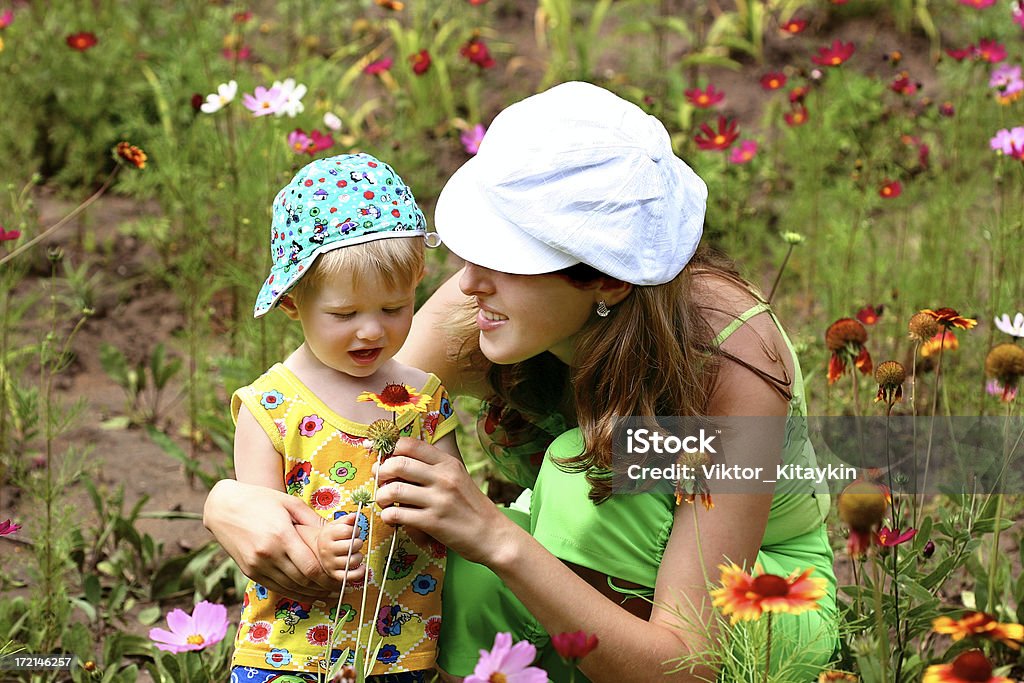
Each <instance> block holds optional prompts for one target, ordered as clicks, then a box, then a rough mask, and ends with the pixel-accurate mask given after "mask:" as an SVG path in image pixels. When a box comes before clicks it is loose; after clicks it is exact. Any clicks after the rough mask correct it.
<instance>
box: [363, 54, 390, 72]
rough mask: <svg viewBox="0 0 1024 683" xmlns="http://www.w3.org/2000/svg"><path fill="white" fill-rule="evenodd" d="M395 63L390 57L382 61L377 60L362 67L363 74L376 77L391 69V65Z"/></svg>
mask: <svg viewBox="0 0 1024 683" xmlns="http://www.w3.org/2000/svg"><path fill="white" fill-rule="evenodd" d="M394 63H395V60H393V59H391V57H384V58H383V59H377V60H374V61H372V62H370V63H369V64H367V65H366V66H364V67H363V73H364V74H366V75H368V76H377V75H379V74H382V73H384V72H385V71H388V70H389V69H391V65H392V64H394Z"/></svg>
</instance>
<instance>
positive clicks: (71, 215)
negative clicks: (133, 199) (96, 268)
mask: <svg viewBox="0 0 1024 683" xmlns="http://www.w3.org/2000/svg"><path fill="white" fill-rule="evenodd" d="M120 170H121V167H120V166H115V167H114V170H113V171H111V172H110V175H108V176H107V179H106V180H104V181H103V184H102V185H101V186H100V189H98V190H96V191H95V192H93V193H92V195H90V196H89V198H88V199H86V200H85V201H84V202H82V203H81V204H79V205H78V206H76V207H75V208H74V209H73V210H72V211H71V213H69V214H68V215H67V216H64V218H61V219H60V220H59V221H57V222H56V223H54V224H53V225H51V226H50V227H48V228H47V229H46V230H43V231H42V232H41V233H39V234H38V235H36V236H35V237H33V238H32V239H30V240H29V241H28V242H25V244H23V245H21V246H20V247H18V248H17V249H15V250H14V251H12V252H11V253H10V254H8V255H7V256H4V257H3V258H0V266H2V265H3V264H5V263H7V262H8V261H10V260H11V259H13V258H14V257H15V256H18V255H19V254H21V253H23V252H25V251H28V250H29V249H31V248H32V247H34V246H35V245H37V244H39V242H41V241H42V240H44V239H46V238H47V237H49V236H50V235H51V234H53V233H54V232H56V231H58V230H60V229H61V228H62V227H64V226H65V225H67V224H68V221H70V220H71V219H72V218H74V217H75V216H77V215H78V214H80V213H82V212H83V211H85V210H86V209H87V208H89V207H90V206H91V205H92V203H93V202H95V201H96V200H97V199H99V198H100V197H102V196H103V193H104V192H106V191H107V189H108V188H109V187H110V184H111V183H112V182H114V178H115V177H117V173H118V171H120Z"/></svg>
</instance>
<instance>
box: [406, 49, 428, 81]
mask: <svg viewBox="0 0 1024 683" xmlns="http://www.w3.org/2000/svg"><path fill="white" fill-rule="evenodd" d="M409 61H410V62H411V63H412V72H413V73H414V74H416V75H417V76H422V75H423V74H425V73H427V71H429V70H430V64H431V61H430V53H429V52H427V51H426V50H420V51H419V52H417V53H416V54H414V55H410V57H409Z"/></svg>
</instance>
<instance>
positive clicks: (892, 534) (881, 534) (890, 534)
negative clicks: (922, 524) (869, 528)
mask: <svg viewBox="0 0 1024 683" xmlns="http://www.w3.org/2000/svg"><path fill="white" fill-rule="evenodd" d="M914 536H917V529H907V530H906V531H904V532H903V533H902V534H901V533H900V530H899V529H890V528H889V527H887V526H883V527H882V528H881V529H879V530H878V533H877V534H875V540H876V541H877V542H878V545H880V546H882V547H885V548H891V547H893V546H895V545H900V544H901V543H906V542H907V541H909V540H910V539H912V538H913V537H914Z"/></svg>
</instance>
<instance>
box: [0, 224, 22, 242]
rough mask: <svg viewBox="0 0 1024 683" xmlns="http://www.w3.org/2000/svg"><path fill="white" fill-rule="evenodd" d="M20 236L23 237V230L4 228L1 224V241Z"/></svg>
mask: <svg viewBox="0 0 1024 683" xmlns="http://www.w3.org/2000/svg"><path fill="white" fill-rule="evenodd" d="M19 237H21V230H4V228H3V226H2V225H0V242H7V241H9V240H16V239H18V238H19Z"/></svg>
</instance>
